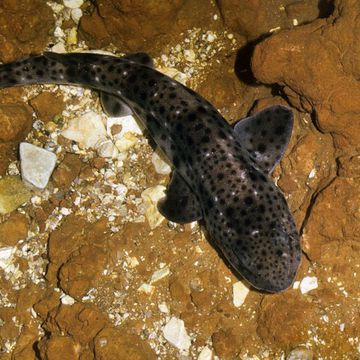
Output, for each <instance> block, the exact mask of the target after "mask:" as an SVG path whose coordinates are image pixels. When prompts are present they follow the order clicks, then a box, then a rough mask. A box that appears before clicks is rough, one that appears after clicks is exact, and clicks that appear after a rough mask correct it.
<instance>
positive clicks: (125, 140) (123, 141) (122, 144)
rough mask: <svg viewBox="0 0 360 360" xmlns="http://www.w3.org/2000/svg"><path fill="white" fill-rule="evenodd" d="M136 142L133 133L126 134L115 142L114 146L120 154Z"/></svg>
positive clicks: (136, 139)
mask: <svg viewBox="0 0 360 360" xmlns="http://www.w3.org/2000/svg"><path fill="white" fill-rule="evenodd" d="M137 142H138V138H137V137H136V136H135V135H134V134H133V133H126V134H125V135H124V136H123V137H121V138H120V139H117V140H116V141H115V146H116V147H117V149H118V150H119V151H120V152H125V151H127V150H129V149H130V148H131V147H133V146H134V145H135V144H136V143H137Z"/></svg>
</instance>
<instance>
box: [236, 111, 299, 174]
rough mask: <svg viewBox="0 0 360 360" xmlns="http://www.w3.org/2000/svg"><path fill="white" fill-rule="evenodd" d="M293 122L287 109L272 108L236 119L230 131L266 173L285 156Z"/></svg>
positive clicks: (291, 115) (290, 112)
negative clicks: (232, 130)
mask: <svg viewBox="0 0 360 360" xmlns="http://www.w3.org/2000/svg"><path fill="white" fill-rule="evenodd" d="M293 122H294V120H293V114H292V111H291V110H289V109H288V108H286V107H284V106H281V105H275V106H271V107H268V108H266V109H265V110H262V111H260V112H258V113H256V114H255V115H252V116H250V117H247V118H244V119H242V120H240V121H239V122H238V123H237V124H236V125H235V127H234V132H235V135H236V137H237V138H238V140H239V141H240V144H241V145H242V146H243V147H244V148H245V149H246V150H247V151H248V152H249V153H250V155H251V156H252V157H253V158H255V161H256V163H257V164H258V165H259V167H260V168H261V169H262V170H263V171H265V172H266V173H268V174H269V173H271V172H272V171H273V170H274V167H275V166H276V165H277V163H278V162H279V161H280V159H281V158H282V156H283V155H284V153H285V150H286V148H287V146H288V143H289V140H290V137H291V132H292V128H293Z"/></svg>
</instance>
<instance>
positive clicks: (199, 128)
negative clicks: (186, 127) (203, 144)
mask: <svg viewBox="0 0 360 360" xmlns="http://www.w3.org/2000/svg"><path fill="white" fill-rule="evenodd" d="M203 128H204V124H202V123H199V124H196V125H195V127H194V130H196V131H199V130H201V129H203Z"/></svg>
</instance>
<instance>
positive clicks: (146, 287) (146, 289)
mask: <svg viewBox="0 0 360 360" xmlns="http://www.w3.org/2000/svg"><path fill="white" fill-rule="evenodd" d="M138 291H139V292H142V293H145V294H148V295H152V294H153V292H154V291H155V286H152V285H150V284H146V283H144V284H141V285H140V287H139V288H138Z"/></svg>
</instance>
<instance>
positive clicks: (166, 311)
mask: <svg viewBox="0 0 360 360" xmlns="http://www.w3.org/2000/svg"><path fill="white" fill-rule="evenodd" d="M158 308H159V310H160V311H161V312H162V313H163V314H169V312H170V310H169V307H168V306H167V305H166V303H161V304H159V305H158Z"/></svg>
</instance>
